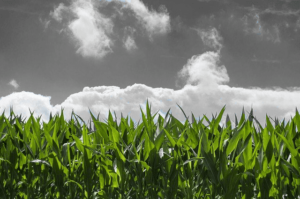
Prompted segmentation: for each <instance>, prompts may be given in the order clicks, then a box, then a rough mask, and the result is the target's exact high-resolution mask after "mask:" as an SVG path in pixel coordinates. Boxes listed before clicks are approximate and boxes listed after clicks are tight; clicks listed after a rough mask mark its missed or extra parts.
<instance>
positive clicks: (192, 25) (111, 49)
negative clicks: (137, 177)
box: [0, 0, 300, 120]
mask: <svg viewBox="0 0 300 199" xmlns="http://www.w3.org/2000/svg"><path fill="white" fill-rule="evenodd" d="M0 19H1V20H0V27H1V28H0V96H2V98H1V99H0V108H2V109H4V108H6V109H7V108H9V107H10V105H13V106H14V107H15V110H16V112H18V111H19V112H20V113H23V114H26V112H27V110H28V108H27V109H26V107H31V109H35V110H36V112H37V113H39V114H45V115H47V114H48V113H49V112H50V111H57V110H58V109H59V108H60V107H62V106H63V107H66V109H67V110H70V109H75V110H77V112H78V113H79V114H80V113H81V114H82V115H84V116H87V115H86V114H87V112H86V110H87V108H86V107H93V111H95V112H99V111H100V112H101V113H102V112H103V114H104V115H105V113H106V112H107V110H108V108H110V109H111V110H115V111H116V112H118V113H119V112H122V113H124V114H125V115H127V114H128V112H131V114H132V115H136V116H139V113H138V112H139V109H138V108H139V106H142V104H144V102H145V100H146V99H147V98H149V99H150V102H153V103H152V104H153V108H154V110H157V111H158V110H160V111H161V113H162V114H163V112H166V110H168V108H171V107H172V109H174V113H175V112H176V113H177V110H176V111H175V109H176V103H178V104H180V105H182V106H183V108H184V109H186V110H187V112H190V111H192V112H193V113H194V114H195V115H197V116H201V115H202V114H208V115H211V113H216V112H218V111H219V110H220V109H221V107H222V106H224V105H225V104H226V107H227V109H226V110H227V111H228V114H233V113H237V114H238V113H240V112H241V110H242V107H243V106H245V108H248V109H249V108H250V107H251V106H252V107H253V108H254V111H255V110H256V109H259V110H257V111H256V112H255V113H257V116H258V117H260V118H263V120H264V118H265V114H266V113H268V114H270V115H272V116H277V117H280V118H283V117H287V118H288V116H290V115H293V113H294V110H295V107H296V106H299V103H298V101H299V100H300V92H299V74H300V67H299V64H300V56H299V55H300V36H299V35H300V1H297V0H294V1H293V0H289V1H288V0H280V1H279V0H276V1H275V0H264V1H261V0H242V1H241V0H226V1H221V0H185V1H183V0H143V1H141V0H131V1H129V0H128V1H119V0H113V1H106V0H97V1H96V0H85V1H83V0H69V1H46V0H28V1H21V0H2V1H1V2H0ZM180 73H181V74H182V75H180ZM101 86H107V87H101ZM84 87H87V88H86V89H85V90H83V88H84ZM99 87H101V88H99ZM117 87H119V88H117ZM130 88H131V90H130ZM157 88H161V91H159V90H158V89H157ZM168 89H169V90H168ZM170 89H171V90H170ZM22 91H24V92H22ZM37 96H40V97H37ZM44 96H51V100H50V99H49V98H47V97H44ZM291 98H292V99H291ZM17 99H19V100H17ZM20 99H27V100H28V101H26V100H24V101H22V100H20ZM151 99H152V100H151ZM33 102H34V103H33ZM199 102H201V103H202V104H201V105H196V104H199ZM276 103H277V104H276ZM36 104H40V105H39V106H37V105H36ZM129 104H130V105H129ZM156 106H157V107H156ZM18 107H20V108H19V110H18ZM134 107H136V110H135V108H134ZM255 108H256V109H255ZM178 114H179V115H180V112H178Z"/></svg>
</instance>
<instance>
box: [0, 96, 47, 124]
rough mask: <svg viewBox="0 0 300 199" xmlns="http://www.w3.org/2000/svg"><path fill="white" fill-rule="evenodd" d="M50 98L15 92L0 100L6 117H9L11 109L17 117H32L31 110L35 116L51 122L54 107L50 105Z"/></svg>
mask: <svg viewBox="0 0 300 199" xmlns="http://www.w3.org/2000/svg"><path fill="white" fill-rule="evenodd" d="M50 99H51V97H50V96H43V95H39V94H35V93H32V92H25V91H22V92H14V93H12V94H10V95H7V96H5V97H1V98H0V111H1V112H3V111H5V115H6V116H8V115H9V113H10V112H9V111H10V108H11V107H12V108H13V111H14V113H15V114H16V115H21V114H22V118H23V117H27V119H28V117H29V116H30V112H29V110H31V112H32V111H34V115H35V116H36V117H37V116H42V119H43V120H44V121H48V120H49V115H50V112H51V111H52V109H53V106H51V104H50Z"/></svg>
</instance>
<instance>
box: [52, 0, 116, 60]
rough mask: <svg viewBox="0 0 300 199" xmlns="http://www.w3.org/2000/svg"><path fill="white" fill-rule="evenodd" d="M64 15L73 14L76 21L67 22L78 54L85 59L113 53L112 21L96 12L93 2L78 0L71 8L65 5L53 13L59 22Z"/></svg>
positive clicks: (60, 5)
mask: <svg viewBox="0 0 300 199" xmlns="http://www.w3.org/2000/svg"><path fill="white" fill-rule="evenodd" d="M64 13H71V14H72V15H73V16H74V17H75V19H72V20H71V21H69V22H67V31H68V33H69V34H70V36H71V38H72V39H73V40H74V41H75V42H76V46H77V47H78V48H77V53H79V54H81V55H82V56H84V57H96V58H102V57H104V56H105V55H106V54H108V53H110V52H112V49H111V47H112V45H113V41H112V40H111V38H110V37H109V35H110V34H112V32H113V23H112V21H111V20H110V19H109V18H107V17H105V16H104V15H102V14H101V13H99V12H98V11H96V9H95V7H94V3H93V1H91V0H76V1H73V2H72V4H71V5H70V6H69V7H66V6H65V5H64V4H59V6H58V7H57V8H56V9H55V10H54V11H53V12H52V13H51V15H52V17H53V18H54V19H56V20H57V21H60V22H61V21H62V19H63V14H64Z"/></svg>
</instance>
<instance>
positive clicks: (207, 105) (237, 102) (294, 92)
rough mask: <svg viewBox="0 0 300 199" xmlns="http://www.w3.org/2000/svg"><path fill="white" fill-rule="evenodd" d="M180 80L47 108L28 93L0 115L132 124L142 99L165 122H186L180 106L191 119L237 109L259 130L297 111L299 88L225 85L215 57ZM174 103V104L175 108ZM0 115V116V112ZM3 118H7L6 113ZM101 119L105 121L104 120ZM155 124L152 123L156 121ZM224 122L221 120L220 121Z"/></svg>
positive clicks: (6, 100)
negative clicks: (176, 85) (173, 85)
mask: <svg viewBox="0 0 300 199" xmlns="http://www.w3.org/2000/svg"><path fill="white" fill-rule="evenodd" d="M182 73H183V74H185V76H184V77H185V78H186V85H185V86H184V87H183V88H181V89H179V90H173V89H168V88H152V87H149V86H146V85H144V84H134V85H132V86H127V87H126V88H120V87H117V86H98V87H85V88H84V89H83V90H82V91H81V92H78V93H74V94H72V95H70V96H69V97H68V98H67V99H66V100H65V101H64V102H63V103H61V104H57V105H55V106H53V105H51V104H50V97H44V96H41V95H37V94H34V93H30V92H19V93H13V94H11V95H8V96H6V97H2V98H1V99H0V104H1V109H4V108H6V109H7V110H9V107H10V106H13V107H15V108H14V111H15V113H16V114H20V113H22V115H24V116H29V110H28V108H30V109H31V110H32V111H35V115H37V116H38V115H41V114H44V115H43V117H42V119H44V120H45V121H47V120H48V118H49V113H50V112H52V113H53V114H56V113H60V110H61V109H62V108H63V109H64V113H65V118H66V119H67V120H69V119H70V116H71V112H72V110H74V112H75V113H76V114H78V115H79V116H81V117H82V118H83V119H84V120H85V121H86V122H87V121H88V120H89V119H90V115H89V112H88V108H89V109H90V110H91V111H92V113H93V114H94V115H97V114H98V113H100V116H101V119H102V120H103V119H105V118H107V115H108V111H109V110H110V111H111V112H113V111H115V112H116V114H117V117H118V121H120V116H121V113H123V116H125V117H126V116H130V117H131V118H132V119H134V121H135V122H138V120H140V119H141V115H140V107H141V108H142V110H143V111H144V112H145V102H146V99H148V100H149V102H150V103H151V105H152V113H156V112H158V113H159V114H160V115H161V116H163V117H164V116H165V114H166V112H167V111H168V109H169V108H171V112H172V114H173V115H174V116H175V117H176V118H178V119H179V120H181V121H184V120H185V118H184V116H183V114H182V112H181V110H180V109H179V108H178V107H177V104H179V105H180V106H181V107H182V108H183V110H184V111H185V113H186V114H187V115H188V116H190V113H191V112H192V113H194V115H195V116H196V117H199V116H200V117H202V115H203V114H206V115H207V116H208V117H209V118H211V117H210V115H211V114H212V113H213V114H215V113H217V112H219V111H220V110H221V108H222V107H223V106H224V105H226V113H227V114H229V116H230V118H231V119H233V118H234V114H237V116H238V117H239V116H240V114H239V113H241V111H242V108H243V107H245V110H246V111H250V109H251V108H253V110H254V115H255V116H256V117H257V119H258V120H259V121H261V123H262V124H264V122H265V116H266V114H268V115H269V116H271V117H273V118H274V116H276V117H277V118H279V119H280V120H282V119H283V118H286V120H289V119H290V117H291V116H293V115H294V111H295V108H296V107H298V108H299V99H300V88H290V89H281V88H265V89H262V88H257V87H256V88H240V87H230V86H228V85H226V84H225V83H227V82H228V81H229V76H228V74H227V71H226V68H225V66H222V65H220V63H219V53H217V52H206V53H204V54H201V55H197V56H193V57H192V58H191V59H189V60H188V61H187V64H186V65H185V66H184V67H183V69H182V70H181V71H180V72H179V77H180V78H182V76H181V75H180V74H182ZM176 103H177V104H176ZM1 109H0V110H1ZM7 114H8V112H7ZM103 116H104V117H103ZM156 119H157V118H156ZM224 119H225V118H224Z"/></svg>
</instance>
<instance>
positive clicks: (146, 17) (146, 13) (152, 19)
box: [128, 0, 171, 38]
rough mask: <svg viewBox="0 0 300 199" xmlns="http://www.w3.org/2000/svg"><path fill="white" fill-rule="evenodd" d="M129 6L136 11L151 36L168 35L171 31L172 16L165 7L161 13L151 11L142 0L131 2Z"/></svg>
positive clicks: (140, 21)
mask: <svg viewBox="0 0 300 199" xmlns="http://www.w3.org/2000/svg"><path fill="white" fill-rule="evenodd" d="M128 6H129V7H130V8H131V9H132V10H133V11H134V13H135V15H136V18H137V19H138V21H139V23H140V24H141V25H142V26H144V27H145V29H146V31H147V32H148V34H149V36H150V37H151V38H152V36H154V35H160V34H166V33H169V32H170V30H171V25H170V16H169V14H168V12H167V9H166V8H165V7H164V6H161V7H160V11H159V12H157V11H154V10H149V8H147V7H146V6H145V4H144V3H142V2H141V1H140V0H131V1H130V2H129V3H128Z"/></svg>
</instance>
